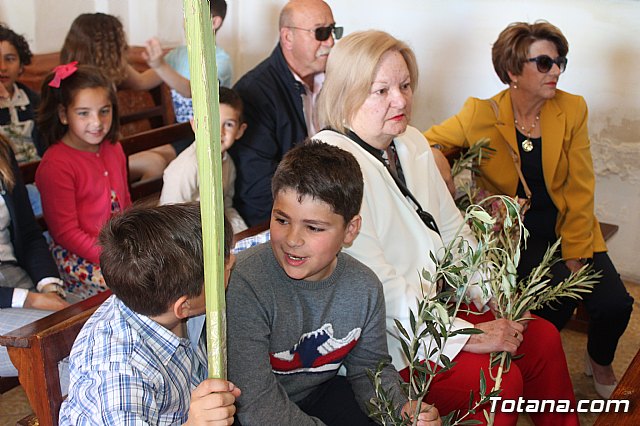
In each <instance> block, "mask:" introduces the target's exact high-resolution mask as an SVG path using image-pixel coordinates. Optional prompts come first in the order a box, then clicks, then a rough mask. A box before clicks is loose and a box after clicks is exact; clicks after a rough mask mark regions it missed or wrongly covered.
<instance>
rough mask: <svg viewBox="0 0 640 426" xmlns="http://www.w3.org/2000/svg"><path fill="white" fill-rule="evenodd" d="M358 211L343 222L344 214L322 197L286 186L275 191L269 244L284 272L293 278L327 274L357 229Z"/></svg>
mask: <svg viewBox="0 0 640 426" xmlns="http://www.w3.org/2000/svg"><path fill="white" fill-rule="evenodd" d="M360 222H361V219H360V216H359V215H357V216H355V217H354V218H353V219H351V220H350V221H349V223H347V224H346V226H345V221H344V218H343V217H342V216H341V215H339V214H337V213H334V212H333V210H332V209H331V206H330V205H329V204H327V203H325V202H324V201H321V200H318V199H313V198H311V197H310V196H305V197H303V198H302V200H301V201H298V193H297V192H296V191H295V190H293V189H285V190H282V191H280V192H279V193H277V194H276V196H275V199H274V202H273V210H272V213H271V248H272V250H273V253H274V255H275V257H276V259H277V261H278V264H280V267H282V269H283V270H284V271H285V273H286V274H287V275H288V276H289V277H290V278H292V279H295V280H308V281H320V280H324V279H326V278H328V277H329V276H330V275H331V274H332V273H333V271H334V269H335V267H336V264H337V257H336V256H337V254H338V252H339V251H340V250H341V249H342V246H343V245H348V244H351V243H352V242H353V240H354V239H355V237H356V236H357V235H358V231H359V230H360Z"/></svg>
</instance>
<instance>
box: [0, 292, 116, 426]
mask: <svg viewBox="0 0 640 426" xmlns="http://www.w3.org/2000/svg"><path fill="white" fill-rule="evenodd" d="M110 294H111V292H110V291H106V292H103V293H100V294H97V295H95V296H93V297H90V298H88V299H86V300H83V301H81V302H78V303H75V304H73V305H72V306H69V307H68V308H65V309H63V310H61V311H58V312H55V313H53V314H51V315H49V316H47V317H44V318H42V319H39V320H37V321H35V322H33V323H31V324H27V325H25V326H24V327H20V328H18V329H17V330H14V331H12V332H11V333H8V334H7V335H5V336H0V345H3V346H6V347H7V352H8V353H9V358H11V362H12V363H13V365H14V366H15V367H16V369H17V370H18V379H19V380H20V384H21V385H22V387H23V389H24V391H25V393H26V394H27V398H28V399H29V404H31V408H32V409H33V411H34V413H35V416H36V417H37V420H39V424H40V425H42V426H53V425H57V424H58V412H59V410H60V404H61V403H62V401H63V399H64V396H63V395H62V392H61V390H60V377H59V374H58V363H59V362H60V361H61V360H62V359H64V358H65V357H67V356H68V355H69V352H70V351H71V347H72V346H73V342H74V340H75V338H76V336H77V335H78V333H79V332H80V330H81V329H82V326H83V325H84V323H85V322H86V321H87V319H88V318H89V317H90V316H91V314H92V313H93V312H94V311H95V310H96V309H97V308H98V306H100V305H101V304H102V302H103V301H104V300H106V299H107V297H109V296H110ZM26 424H33V423H31V422H29V423H26Z"/></svg>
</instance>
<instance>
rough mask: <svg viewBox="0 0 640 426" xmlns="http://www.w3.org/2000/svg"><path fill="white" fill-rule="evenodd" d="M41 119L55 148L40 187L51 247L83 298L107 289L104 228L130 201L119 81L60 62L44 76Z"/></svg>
mask: <svg viewBox="0 0 640 426" xmlns="http://www.w3.org/2000/svg"><path fill="white" fill-rule="evenodd" d="M38 125H39V127H40V132H41V134H42V137H43V139H44V143H45V145H47V146H49V148H48V149H47V151H46V152H45V154H44V156H43V157H42V161H41V162H40V165H39V166H38V170H37V172H36V185H37V187H38V188H39V189H40V193H41V195H42V207H43V212H44V217H45V219H46V221H47V225H48V227H49V232H50V234H51V237H52V238H53V243H52V244H53V245H52V253H53V255H54V258H55V259H56V262H57V263H58V266H59V268H60V271H61V274H62V275H63V279H64V281H65V285H66V287H67V288H66V290H67V292H68V293H69V296H70V297H71V298H72V299H76V300H77V299H84V298H86V297H88V296H91V295H93V294H95V293H97V292H99V291H103V290H104V289H106V286H105V283H104V279H103V278H102V273H101V272H100V267H99V255H100V248H99V247H98V245H97V237H98V233H99V231H100V228H101V227H102V225H103V224H104V223H105V222H106V221H107V220H108V219H109V217H111V215H112V214H114V213H116V212H118V211H120V210H121V209H124V208H126V207H128V206H129V205H130V204H131V198H130V196H129V189H128V186H127V164H126V158H125V155H124V152H123V150H122V147H121V146H120V144H119V143H117V141H116V138H117V135H118V103H117V98H116V92H115V87H114V86H113V84H112V83H111V80H109V79H108V78H107V77H106V76H105V75H103V74H102V72H101V71H100V70H99V69H98V68H96V67H93V66H88V65H77V63H76V62H71V63H69V64H65V65H60V66H58V67H56V68H55V69H54V71H53V72H52V73H50V74H49V75H48V76H47V77H45V79H44V82H43V85H42V102H41V105H40V110H39V112H38Z"/></svg>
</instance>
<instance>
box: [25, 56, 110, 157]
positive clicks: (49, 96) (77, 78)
mask: <svg viewBox="0 0 640 426" xmlns="http://www.w3.org/2000/svg"><path fill="white" fill-rule="evenodd" d="M54 76H55V73H54V72H50V73H49V74H48V75H47V76H46V77H45V78H44V81H43V82H42V89H41V90H40V93H41V96H42V99H41V101H40V107H39V108H38V115H37V123H38V128H39V130H40V134H41V135H42V140H43V141H44V144H45V146H47V147H49V146H51V145H53V144H54V143H56V142H57V141H59V140H60V138H62V137H63V136H64V134H65V133H67V130H68V128H69V126H68V125H67V124H62V122H60V117H59V116H58V106H59V105H62V107H63V108H65V109H67V108H68V107H69V105H71V103H72V102H73V99H74V97H75V95H76V93H77V92H78V91H79V90H82V89H91V88H96V87H102V88H104V89H106V90H107V93H108V95H109V101H110V102H111V111H112V120H111V129H109V132H107V134H106V136H105V138H104V140H108V141H110V142H111V143H116V142H117V141H118V137H119V134H120V116H119V114H118V96H117V94H116V88H115V86H114V84H113V83H112V82H111V80H109V78H107V76H106V75H105V74H104V73H103V72H102V71H100V69H99V68H97V67H94V66H93V65H78V69H77V70H76V71H75V72H74V73H73V74H71V75H70V76H68V77H66V78H64V79H63V80H62V81H61V82H60V87H59V88H55V87H51V86H49V82H50V81H51V80H53V77H54Z"/></svg>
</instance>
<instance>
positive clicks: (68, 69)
mask: <svg viewBox="0 0 640 426" xmlns="http://www.w3.org/2000/svg"><path fill="white" fill-rule="evenodd" d="M77 70H78V61H73V62H69V63H68V64H63V65H58V66H57V67H55V68H54V69H53V72H54V75H53V79H52V80H51V81H50V82H49V86H51V87H55V88H56V89H58V88H60V82H61V81H62V80H64V79H65V78H67V77H69V76H70V75H71V74H73V73H74V72H76V71H77Z"/></svg>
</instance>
